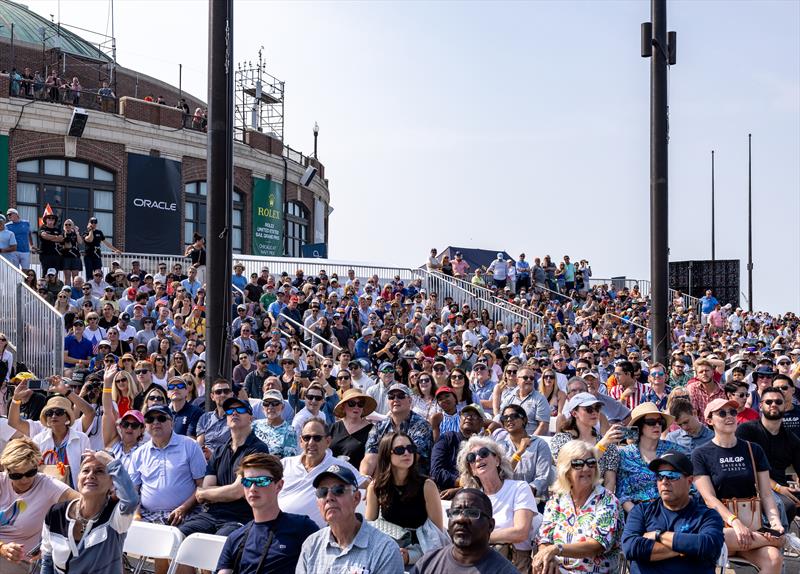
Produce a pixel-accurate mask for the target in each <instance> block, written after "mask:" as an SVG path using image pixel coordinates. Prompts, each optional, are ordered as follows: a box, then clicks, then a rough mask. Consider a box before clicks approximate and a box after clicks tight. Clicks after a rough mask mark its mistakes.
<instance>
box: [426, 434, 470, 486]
mask: <svg viewBox="0 0 800 574" xmlns="http://www.w3.org/2000/svg"><path fill="white" fill-rule="evenodd" d="M463 440H464V435H463V434H461V431H458V432H453V431H451V432H446V433H444V434H443V435H442V436H441V437H439V440H438V441H437V442H436V443H435V444H434V445H433V450H432V451H431V478H432V479H433V482H435V483H436V486H438V487H439V490H445V489H448V488H455V486H456V480H458V475H459V473H458V467H457V466H456V458H457V457H458V448H459V447H460V446H461V441H463Z"/></svg>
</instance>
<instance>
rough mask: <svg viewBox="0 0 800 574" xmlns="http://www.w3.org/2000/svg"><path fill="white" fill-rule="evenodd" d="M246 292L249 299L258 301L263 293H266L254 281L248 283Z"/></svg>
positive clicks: (254, 301) (245, 287) (245, 288)
mask: <svg viewBox="0 0 800 574" xmlns="http://www.w3.org/2000/svg"><path fill="white" fill-rule="evenodd" d="M244 292H245V295H246V296H247V300H248V301H252V302H253V303H257V302H258V300H259V299H260V298H261V295H262V294H263V293H264V289H263V288H262V287H260V286H258V285H254V284H253V283H248V284H247V285H245V286H244Z"/></svg>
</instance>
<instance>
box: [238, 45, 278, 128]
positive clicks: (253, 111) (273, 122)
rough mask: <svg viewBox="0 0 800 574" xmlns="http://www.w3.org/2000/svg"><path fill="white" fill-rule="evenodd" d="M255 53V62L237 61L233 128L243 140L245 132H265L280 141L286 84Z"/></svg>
mask: <svg viewBox="0 0 800 574" xmlns="http://www.w3.org/2000/svg"><path fill="white" fill-rule="evenodd" d="M263 51H264V47H263V46H262V47H261V49H260V50H259V51H258V62H257V63H256V65H253V62H240V63H239V64H238V66H237V69H236V74H235V76H234V78H235V79H234V82H235V85H234V92H235V112H234V116H235V118H234V128H235V130H236V132H237V133H238V134H239V139H241V140H242V141H243V140H244V133H245V132H246V131H247V130H255V131H259V132H262V133H266V134H267V135H269V136H272V137H274V138H277V139H279V140H281V141H283V95H284V86H285V82H283V81H281V80H279V79H277V78H276V77H275V76H272V75H271V74H268V73H267V71H266V66H267V65H266V62H265V61H264V60H263V56H262V53H263Z"/></svg>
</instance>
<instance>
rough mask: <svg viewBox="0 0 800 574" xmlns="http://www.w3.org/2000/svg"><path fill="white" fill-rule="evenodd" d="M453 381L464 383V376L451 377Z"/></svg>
mask: <svg viewBox="0 0 800 574" xmlns="http://www.w3.org/2000/svg"><path fill="white" fill-rule="evenodd" d="M450 380H451V381H462V380H464V375H450Z"/></svg>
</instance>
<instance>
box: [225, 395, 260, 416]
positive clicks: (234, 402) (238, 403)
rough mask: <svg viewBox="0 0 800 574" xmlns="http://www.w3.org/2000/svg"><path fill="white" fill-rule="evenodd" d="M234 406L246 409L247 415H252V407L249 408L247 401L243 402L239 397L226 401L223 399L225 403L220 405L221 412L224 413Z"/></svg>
mask: <svg viewBox="0 0 800 574" xmlns="http://www.w3.org/2000/svg"><path fill="white" fill-rule="evenodd" d="M235 406H242V407H244V408H246V409H247V412H248V413H250V414H251V415H252V414H253V407H251V406H250V403H249V402H247V401H243V400H242V399H240V398H239V397H230V398H228V399H225V402H224V403H222V410H223V411H224V410H226V409H229V408H231V407H235Z"/></svg>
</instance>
